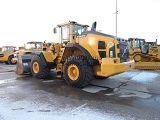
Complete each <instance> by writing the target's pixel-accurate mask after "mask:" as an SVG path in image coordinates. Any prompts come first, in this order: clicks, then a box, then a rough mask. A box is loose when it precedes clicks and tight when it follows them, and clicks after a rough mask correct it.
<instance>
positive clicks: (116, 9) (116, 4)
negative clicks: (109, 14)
mask: <svg viewBox="0 0 160 120" xmlns="http://www.w3.org/2000/svg"><path fill="white" fill-rule="evenodd" d="M117 14H118V10H117V0H116V37H117Z"/></svg>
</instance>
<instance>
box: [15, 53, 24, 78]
mask: <svg viewBox="0 0 160 120" xmlns="http://www.w3.org/2000/svg"><path fill="white" fill-rule="evenodd" d="M16 73H17V74H19V75H21V74H23V63H22V58H21V56H18V58H17V64H16Z"/></svg>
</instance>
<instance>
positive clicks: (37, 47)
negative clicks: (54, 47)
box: [13, 41, 51, 75]
mask: <svg viewBox="0 0 160 120" xmlns="http://www.w3.org/2000/svg"><path fill="white" fill-rule="evenodd" d="M50 44H51V43H46V41H44V42H41V41H30V42H27V43H26V44H24V47H19V50H18V51H16V52H15V53H14V58H13V59H14V60H15V61H18V60H19V59H18V57H20V59H21V56H22V55H26V56H29V55H30V54H31V53H35V52H42V51H46V50H47V48H48V47H49V46H50ZM19 64H20V62H17V65H16V73H17V74H19V75H20V74H23V69H22V68H21V65H19Z"/></svg>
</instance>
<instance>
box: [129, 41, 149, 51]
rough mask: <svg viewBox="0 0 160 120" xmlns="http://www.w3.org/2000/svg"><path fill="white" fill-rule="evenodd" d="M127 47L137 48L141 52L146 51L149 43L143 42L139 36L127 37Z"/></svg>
mask: <svg viewBox="0 0 160 120" xmlns="http://www.w3.org/2000/svg"><path fill="white" fill-rule="evenodd" d="M128 47H129V48H139V49H140V50H141V51H142V53H148V52H149V51H148V50H149V45H148V44H147V42H145V39H141V38H128Z"/></svg>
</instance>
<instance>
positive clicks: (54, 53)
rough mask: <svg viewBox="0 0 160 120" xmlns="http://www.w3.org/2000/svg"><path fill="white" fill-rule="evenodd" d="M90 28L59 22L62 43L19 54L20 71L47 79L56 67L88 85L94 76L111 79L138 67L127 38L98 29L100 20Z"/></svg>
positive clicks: (67, 77) (79, 83)
mask: <svg viewBox="0 0 160 120" xmlns="http://www.w3.org/2000/svg"><path fill="white" fill-rule="evenodd" d="M88 27H89V26H88V25H83V24H79V23H77V22H75V21H69V22H67V23H64V24H59V25H57V27H55V28H54V33H55V34H58V33H57V30H58V31H60V32H59V34H60V35H59V36H60V41H61V43H53V44H52V45H51V46H50V48H49V49H48V50H47V51H42V52H36V53H31V54H30V55H28V56H27V55H22V56H19V57H18V65H19V66H20V67H18V68H19V69H21V70H18V71H23V73H25V72H30V73H31V74H32V76H33V77H35V78H38V79H45V78H47V77H48V76H49V74H50V70H51V69H56V72H57V75H61V76H63V77H64V79H65V81H66V82H67V83H68V84H69V85H71V86H75V87H85V86H87V85H89V84H90V83H91V81H92V80H93V77H99V78H107V77H110V76H113V75H117V74H120V73H123V72H126V71H128V70H131V69H133V68H134V60H129V52H128V49H127V45H128V44H127V40H125V39H121V38H117V37H114V36H112V35H108V34H105V33H101V32H98V31H96V22H94V23H93V25H92V28H91V30H88ZM62 45H63V46H62Z"/></svg>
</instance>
